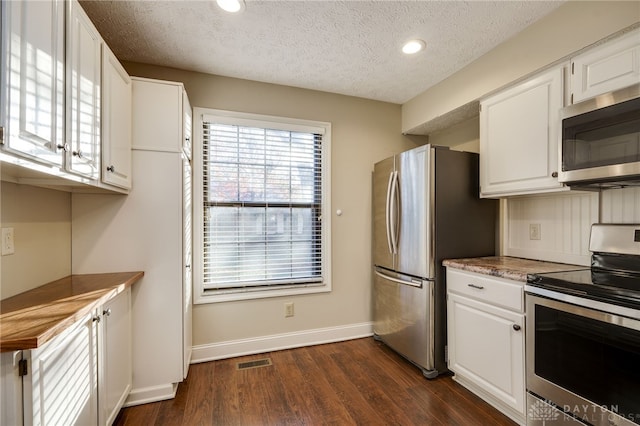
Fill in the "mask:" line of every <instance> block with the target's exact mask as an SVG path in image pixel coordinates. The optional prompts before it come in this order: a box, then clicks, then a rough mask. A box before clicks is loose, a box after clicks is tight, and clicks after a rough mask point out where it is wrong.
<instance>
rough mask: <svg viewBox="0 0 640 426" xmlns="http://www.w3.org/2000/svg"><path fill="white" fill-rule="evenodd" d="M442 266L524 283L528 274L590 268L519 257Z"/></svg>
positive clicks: (457, 261)
mask: <svg viewBox="0 0 640 426" xmlns="http://www.w3.org/2000/svg"><path fill="white" fill-rule="evenodd" d="M442 264H443V265H444V266H447V267H450V268H457V269H462V270H464V271H469V272H476V273H478V274H485V275H491V276H494V277H500V278H505V279H509V280H514V281H522V282H527V274H541V273H544V272H561V271H575V270H577V269H585V268H588V266H579V265H570V264H568V263H554V262H543V261H541V260H531V259H521V258H519V257H509V256H490V257H474V258H469V259H447V260H444V261H443V262H442Z"/></svg>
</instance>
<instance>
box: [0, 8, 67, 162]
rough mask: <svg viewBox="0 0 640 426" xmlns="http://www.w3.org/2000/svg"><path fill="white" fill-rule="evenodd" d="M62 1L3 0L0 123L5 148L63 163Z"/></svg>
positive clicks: (16, 152)
mask: <svg viewBox="0 0 640 426" xmlns="http://www.w3.org/2000/svg"><path fill="white" fill-rule="evenodd" d="M65 4H66V3H65V2H64V1H63V0H51V1H3V2H2V4H1V5H0V7H1V9H2V37H1V38H0V42H1V44H2V58H3V59H2V61H1V62H0V64H1V65H2V70H0V76H1V78H2V81H1V82H0V87H1V89H2V90H0V99H1V105H0V126H2V128H3V131H2V133H3V138H2V139H3V141H2V142H3V143H2V149H3V151H6V152H9V153H12V154H15V155H17V156H19V157H23V158H27V159H29V160H32V161H35V162H37V163H40V164H44V165H49V166H58V167H60V166H62V161H63V155H62V154H61V149H62V148H63V147H64V143H65V140H64V126H65V121H64V120H65V118H64V117H65V111H64V105H65V99H64V93H65V92H64V90H65V88H64V84H65V76H64V73H65V49H64V47H65V44H64V40H65V32H64V29H65Z"/></svg>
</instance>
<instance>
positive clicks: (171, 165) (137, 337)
mask: <svg viewBox="0 0 640 426" xmlns="http://www.w3.org/2000/svg"><path fill="white" fill-rule="evenodd" d="M132 83H133V88H132V96H133V129H132V133H133V135H134V137H133V143H134V147H133V153H132V162H133V163H132V164H133V181H134V185H133V187H132V189H131V192H130V193H129V195H128V196H127V197H104V196H101V195H95V194H73V195H72V203H71V205H72V222H71V226H72V272H73V273H74V274H82V273H89V272H95V271H109V270H144V271H145V274H144V277H143V278H142V279H141V280H140V282H139V283H138V284H136V286H135V287H134V288H133V292H132V324H133V334H132V336H133V343H132V345H133V386H132V390H131V392H130V394H129V397H128V399H127V402H126V404H127V405H135V404H141V403H146V402H151V401H157V400H162V399H168V398H172V397H173V396H174V395H175V391H176V388H177V384H178V383H179V382H181V381H182V380H183V379H184V377H185V376H186V373H187V368H188V365H189V362H190V354H191V309H192V307H191V306H192V301H191V298H192V292H191V282H190V277H191V274H190V271H187V270H186V269H188V268H190V261H189V260H188V259H189V256H190V252H191V243H190V240H188V239H189V238H190V235H191V231H190V223H191V207H187V206H185V203H187V202H188V200H189V199H190V192H191V185H190V183H189V182H188V172H189V167H190V165H189V161H188V159H187V158H186V155H184V154H183V143H184V141H183V137H184V136H185V134H184V133H185V131H186V130H185V129H190V128H191V127H190V126H191V124H190V123H188V122H185V120H188V119H189V117H190V116H188V115H187V118H185V109H186V110H188V109H189V107H188V103H187V100H186V97H185V96H184V95H185V93H184V87H183V85H182V84H181V83H174V82H167V81H158V80H148V79H140V78H132ZM187 227H189V230H188V229H187Z"/></svg>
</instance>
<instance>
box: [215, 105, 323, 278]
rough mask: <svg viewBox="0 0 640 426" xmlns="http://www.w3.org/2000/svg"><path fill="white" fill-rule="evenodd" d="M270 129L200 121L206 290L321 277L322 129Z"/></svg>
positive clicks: (294, 127) (241, 123)
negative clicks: (201, 126)
mask: <svg viewBox="0 0 640 426" xmlns="http://www.w3.org/2000/svg"><path fill="white" fill-rule="evenodd" d="M238 123H240V124H238ZM265 124H267V123H265ZM270 127H272V126H270V125H268V124H267V125H266V126H264V127H257V126H255V124H253V125H252V123H245V122H243V121H241V120H235V124H229V120H226V119H224V118H222V119H220V120H215V119H207V118H206V117H205V118H204V119H203V129H202V131H203V194H202V200H203V206H202V207H203V221H204V223H203V231H204V237H203V248H202V249H203V272H202V278H203V281H204V282H203V288H204V289H205V290H221V289H240V288H247V287H252V288H256V287H272V286H278V287H280V286H283V285H305V284H306V285H308V284H314V283H321V282H322V271H323V268H322V266H323V265H322V249H323V247H322V241H323V239H322V222H321V220H322V216H321V212H322V196H323V190H322V189H323V188H322V182H323V179H322V170H323V167H322V159H323V155H322V146H323V144H322V138H323V135H322V132H321V131H313V129H307V128H302V127H299V126H292V127H290V128H286V127H285V126H283V127H285V129H282V128H270ZM274 127H275V126H274Z"/></svg>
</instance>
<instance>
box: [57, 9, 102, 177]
mask: <svg viewBox="0 0 640 426" xmlns="http://www.w3.org/2000/svg"><path fill="white" fill-rule="evenodd" d="M68 4H69V15H68V19H67V106H68V110H67V129H66V140H67V146H66V147H65V151H67V152H66V161H65V163H66V164H65V166H66V169H67V170H69V171H71V172H73V173H78V174H81V175H83V176H86V177H88V178H90V179H94V180H95V179H97V178H98V174H99V173H100V169H99V165H100V94H101V90H100V74H101V70H100V68H101V65H100V61H101V58H100V46H101V44H102V38H101V37H100V34H99V33H98V30H97V29H96V28H95V27H94V26H93V23H91V20H89V17H88V16H87V15H86V14H85V12H84V10H83V9H82V7H81V6H80V3H78V2H77V1H70V2H69V3H68Z"/></svg>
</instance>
